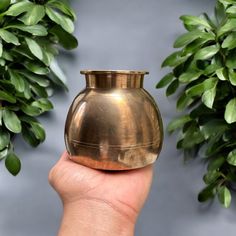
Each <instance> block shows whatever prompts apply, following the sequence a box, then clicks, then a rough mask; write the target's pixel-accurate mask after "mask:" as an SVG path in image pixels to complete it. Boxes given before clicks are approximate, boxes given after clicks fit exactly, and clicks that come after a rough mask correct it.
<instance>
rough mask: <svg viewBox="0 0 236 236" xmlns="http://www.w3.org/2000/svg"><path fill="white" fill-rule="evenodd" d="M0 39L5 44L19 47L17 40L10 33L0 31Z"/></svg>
mask: <svg viewBox="0 0 236 236" xmlns="http://www.w3.org/2000/svg"><path fill="white" fill-rule="evenodd" d="M0 37H1V38H2V39H3V40H4V41H5V42H7V43H12V44H14V45H20V42H19V40H18V38H17V37H16V36H15V35H14V34H13V33H11V32H9V31H7V30H4V29H0Z"/></svg>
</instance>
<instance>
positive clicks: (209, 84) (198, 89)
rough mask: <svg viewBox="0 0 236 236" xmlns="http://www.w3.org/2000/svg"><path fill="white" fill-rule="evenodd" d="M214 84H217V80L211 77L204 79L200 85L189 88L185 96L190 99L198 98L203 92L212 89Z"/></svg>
mask: <svg viewBox="0 0 236 236" xmlns="http://www.w3.org/2000/svg"><path fill="white" fill-rule="evenodd" d="M216 83H217V78H213V77H212V78H209V79H206V80H205V81H203V82H202V83H200V84H197V85H194V86H192V87H190V88H189V89H187V90H186V94H187V95H188V96H191V97H193V96H199V95H201V94H202V93H204V92H205V91H207V90H209V89H212V88H214V87H215V86H216Z"/></svg>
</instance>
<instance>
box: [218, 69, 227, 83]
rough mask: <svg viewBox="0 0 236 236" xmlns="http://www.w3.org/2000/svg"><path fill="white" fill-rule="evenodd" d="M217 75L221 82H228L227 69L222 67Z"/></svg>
mask: <svg viewBox="0 0 236 236" xmlns="http://www.w3.org/2000/svg"><path fill="white" fill-rule="evenodd" d="M216 75H217V77H218V78H219V80H223V81H224V80H228V74H227V70H226V68H225V67H222V68H220V69H217V70H216Z"/></svg>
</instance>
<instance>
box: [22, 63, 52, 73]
mask: <svg viewBox="0 0 236 236" xmlns="http://www.w3.org/2000/svg"><path fill="white" fill-rule="evenodd" d="M24 65H25V67H26V68H27V69H28V70H29V71H31V72H33V73H35V74H37V75H46V74H48V73H49V72H50V70H49V69H48V67H45V66H42V65H39V64H36V63H32V62H27V63H25V64H24Z"/></svg>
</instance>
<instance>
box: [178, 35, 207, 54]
mask: <svg viewBox="0 0 236 236" xmlns="http://www.w3.org/2000/svg"><path fill="white" fill-rule="evenodd" d="M208 41H211V39H208V38H203V39H202V38H199V39H196V40H194V41H193V42H192V43H190V44H188V45H187V46H185V47H184V48H183V52H182V56H185V55H188V54H193V53H196V52H197V51H198V50H199V49H200V48H202V47H203V46H204V44H205V43H207V42H208Z"/></svg>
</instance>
